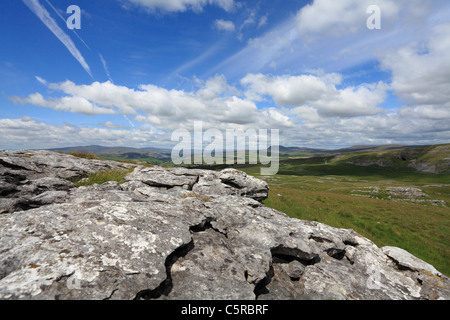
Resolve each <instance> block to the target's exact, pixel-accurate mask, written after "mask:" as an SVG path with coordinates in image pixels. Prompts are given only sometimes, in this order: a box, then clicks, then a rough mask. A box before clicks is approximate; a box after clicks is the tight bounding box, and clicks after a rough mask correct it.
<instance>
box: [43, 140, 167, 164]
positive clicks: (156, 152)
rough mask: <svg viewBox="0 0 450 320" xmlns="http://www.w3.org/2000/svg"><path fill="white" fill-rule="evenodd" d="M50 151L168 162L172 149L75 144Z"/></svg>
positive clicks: (153, 162) (138, 160) (108, 158)
mask: <svg viewBox="0 0 450 320" xmlns="http://www.w3.org/2000/svg"><path fill="white" fill-rule="evenodd" d="M49 150H50V151H57V152H64V153H71V152H84V153H93V154H95V155H96V156H97V157H99V158H101V159H105V160H116V161H120V160H122V161H123V160H127V161H133V162H143V163H151V164H161V165H162V164H166V163H168V162H170V161H171V159H170V154H171V150H169V149H163V148H153V147H147V148H132V147H103V146H97V145H91V146H75V147H66V148H54V149H49Z"/></svg>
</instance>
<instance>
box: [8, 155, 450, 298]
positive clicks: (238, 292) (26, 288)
mask: <svg viewBox="0 0 450 320" xmlns="http://www.w3.org/2000/svg"><path fill="white" fill-rule="evenodd" d="M121 167H129V165H124V164H120V163H115V162H103V161H98V160H86V159H77V158H74V157H71V156H68V155H63V154H56V153H49V152H47V151H21V152H0V203H1V207H0V208H1V209H2V213H3V214H1V215H0V299H88V300H99V299H186V300H199V299H225V300H228V299H233V300H247V299H284V300H286V299H449V298H450V286H449V284H450V282H449V279H448V278H447V277H446V276H445V275H443V274H441V273H440V272H439V271H437V270H436V269H435V268H434V267H433V266H431V265H429V264H428V263H426V262H424V261H422V260H420V259H418V258H416V257H414V256H412V255H411V254H409V253H407V252H406V251H404V250H401V249H399V248H392V247H385V248H378V247H377V246H376V245H375V244H374V243H373V242H372V241H370V240H369V239H367V238H364V237H363V236H361V235H359V234H358V233H356V232H355V231H353V230H348V229H337V228H333V227H330V226H327V225H324V224H321V223H318V222H311V221H303V220H298V219H292V218H289V217H288V216H287V215H286V214H284V213H282V212H279V211H277V210H274V209H271V208H267V207H265V206H264V205H263V204H262V200H263V199H265V198H266V197H267V196H268V189H269V188H268V186H267V184H266V183H265V182H264V181H261V180H258V179H256V178H254V177H251V176H248V175H246V174H245V173H243V172H240V171H236V170H234V169H226V170H223V171H221V172H215V171H208V170H188V169H184V168H172V169H164V168H160V167H153V168H147V167H143V166H135V169H134V171H133V172H132V173H130V174H129V175H128V176H127V177H126V180H127V182H126V183H123V184H118V183H117V182H107V183H105V184H102V185H93V186H89V187H79V188H75V187H74V186H73V184H71V183H70V182H67V180H65V178H71V177H76V176H78V177H81V176H84V175H86V174H87V173H90V172H94V171H98V170H105V169H108V168H121ZM18 194H19V195H20V196H18ZM22 197H23V198H25V200H24V203H25V205H23V207H21V206H20V205H17V204H15V205H12V204H9V205H8V203H10V202H14V201H18V202H20V201H22V199H23V198H22ZM34 203H38V204H34ZM30 204H33V205H30Z"/></svg>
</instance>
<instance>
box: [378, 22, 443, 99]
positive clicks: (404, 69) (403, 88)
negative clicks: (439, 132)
mask: <svg viewBox="0 0 450 320" xmlns="http://www.w3.org/2000/svg"><path fill="white" fill-rule="evenodd" d="M381 62H382V66H383V67H384V68H385V69H386V70H388V71H390V72H392V84H391V86H392V89H393V90H394V91H395V93H396V95H397V96H399V97H400V98H401V99H402V100H403V101H404V102H406V103H408V104H411V105H435V106H442V107H447V108H450V90H449V88H450V23H447V24H442V25H438V26H436V27H435V28H434V29H433V30H432V33H431V34H430V39H429V40H428V42H427V43H425V44H423V43H422V44H418V43H413V44H411V45H408V46H404V47H401V48H397V49H396V50H392V51H390V52H389V53H387V54H386V55H384V56H383V57H381Z"/></svg>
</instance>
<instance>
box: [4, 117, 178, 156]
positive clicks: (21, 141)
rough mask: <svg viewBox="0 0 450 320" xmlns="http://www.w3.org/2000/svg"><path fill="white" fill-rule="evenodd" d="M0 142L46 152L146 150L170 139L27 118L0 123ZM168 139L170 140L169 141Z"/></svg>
mask: <svg viewBox="0 0 450 320" xmlns="http://www.w3.org/2000/svg"><path fill="white" fill-rule="evenodd" d="M0 135H1V136H2V137H3V138H4V140H2V141H1V142H0V148H3V149H29V148H37V149H45V148H55V147H67V146H75V145H89V144H92V143H98V144H100V145H104V146H119V145H128V146H134V147H148V146H152V145H157V144H163V145H164V144H165V143H167V145H170V139H168V140H165V137H164V136H161V135H159V134H156V133H154V132H152V131H151V130H133V131H130V130H121V129H120V130H117V129H110V128H87V127H78V126H74V125H69V124H64V125H50V124H46V123H43V122H40V121H36V120H33V119H31V118H29V117H22V118H20V119H0ZM169 138H170V137H169Z"/></svg>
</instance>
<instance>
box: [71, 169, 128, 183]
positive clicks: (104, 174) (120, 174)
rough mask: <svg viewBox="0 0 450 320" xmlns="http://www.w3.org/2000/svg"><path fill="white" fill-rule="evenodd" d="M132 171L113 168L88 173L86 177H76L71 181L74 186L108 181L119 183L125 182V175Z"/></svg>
mask: <svg viewBox="0 0 450 320" xmlns="http://www.w3.org/2000/svg"><path fill="white" fill-rule="evenodd" d="M132 171H133V169H129V170H116V169H114V170H107V171H100V172H96V173H93V174H91V175H89V176H88V177H87V178H84V179H77V180H75V181H72V182H73V183H74V184H75V186H76V187H81V186H91V185H94V184H102V183H105V182H109V181H117V182H118V183H119V184H121V183H125V182H126V180H125V176H126V175H128V174H129V173H130V172H132Z"/></svg>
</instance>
